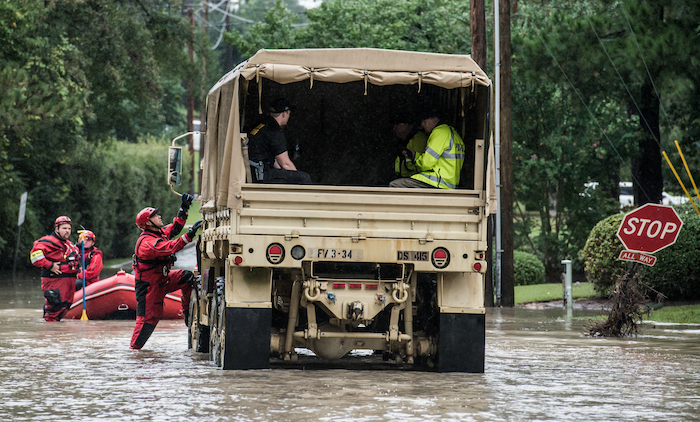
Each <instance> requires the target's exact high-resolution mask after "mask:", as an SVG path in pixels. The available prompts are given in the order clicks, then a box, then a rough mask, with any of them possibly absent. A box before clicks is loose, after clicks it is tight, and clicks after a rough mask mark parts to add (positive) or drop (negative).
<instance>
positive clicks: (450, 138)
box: [389, 110, 465, 189]
mask: <svg viewBox="0 0 700 422" xmlns="http://www.w3.org/2000/svg"><path fill="white" fill-rule="evenodd" d="M420 125H421V127H422V128H423V130H424V131H425V133H427V134H428V143H427V145H426V147H425V151H416V152H415V159H414V163H415V165H416V168H417V169H418V170H419V172H418V173H416V174H414V175H413V176H411V177H410V178H408V177H406V178H401V179H396V180H394V181H392V182H391V183H389V186H391V187H393V188H431V187H432V188H441V189H455V188H456V187H457V185H459V175H460V173H461V171H462V166H463V165H464V151H465V148H464V142H463V141H462V138H461V137H460V136H459V134H458V133H457V131H456V130H455V129H454V128H452V127H451V126H449V125H447V124H444V123H440V116H439V114H438V112H437V111H436V110H430V111H427V112H425V113H423V114H422V116H421V121H420Z"/></svg>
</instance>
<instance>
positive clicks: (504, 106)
mask: <svg viewBox="0 0 700 422" xmlns="http://www.w3.org/2000/svg"><path fill="white" fill-rule="evenodd" d="M499 3H500V11H499V12H500V13H499V15H500V19H499V22H497V25H498V27H499V28H500V29H499V30H500V46H499V48H500V50H501V57H500V63H501V69H500V73H501V89H500V105H501V113H500V126H501V198H500V200H501V201H502V206H501V228H502V232H501V236H502V237H503V240H502V248H503V249H502V255H501V268H502V272H501V306H508V307H513V306H515V274H514V267H513V245H514V239H513V237H514V227H513V193H514V192H513V126H512V124H511V116H512V114H511V104H512V102H511V89H512V88H511V87H512V77H511V65H510V63H511V60H510V59H511V55H512V50H511V44H510V0H500V2H499ZM499 205H500V201H499Z"/></svg>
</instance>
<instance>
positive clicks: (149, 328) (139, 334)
mask: <svg viewBox="0 0 700 422" xmlns="http://www.w3.org/2000/svg"><path fill="white" fill-rule="evenodd" d="M155 329H156V326H155V325H154V324H149V323H147V322H144V323H143V325H141V327H139V326H138V322H137V323H136V329H135V330H134V334H133V336H132V337H131V347H129V348H130V349H140V348H142V347H143V345H144V344H146V342H147V341H148V339H149V338H150V337H151V334H153V330H155Z"/></svg>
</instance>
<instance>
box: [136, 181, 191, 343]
mask: <svg viewBox="0 0 700 422" xmlns="http://www.w3.org/2000/svg"><path fill="white" fill-rule="evenodd" d="M192 199H193V197H192V195H190V194H187V193H183V194H182V206H181V207H180V211H179V212H178V214H177V217H175V218H174V219H173V222H172V224H168V225H167V226H164V225H163V219H162V218H161V216H160V215H158V210H159V209H158V208H151V207H148V208H144V209H143V210H141V211H140V212H139V213H138V215H137V216H136V225H137V226H138V227H139V228H140V229H141V230H143V232H142V233H141V236H139V238H138V240H137V241H136V247H135V250H134V263H133V268H134V276H135V277H136V326H135V327H134V334H133V335H132V336H131V348H132V349H140V348H142V347H143V345H144V344H146V341H147V340H148V338H149V337H150V336H151V334H152V333H153V330H154V329H155V328H156V325H157V324H158V321H160V318H161V317H162V316H163V300H164V299H165V295H166V294H167V293H170V292H174V291H176V290H178V289H181V291H182V313H183V314H184V315H185V324H188V322H189V305H190V294H191V293H192V286H193V285H194V282H195V278H194V274H193V273H192V271H188V270H172V271H171V270H170V268H171V267H172V265H173V263H174V262H175V252H178V251H179V250H181V249H182V248H184V247H185V245H186V244H188V243H190V242H191V241H192V240H193V239H194V237H195V234H196V233H197V230H198V229H199V228H200V227H201V225H202V222H201V221H197V222H196V223H195V224H194V225H193V226H192V227H191V228H190V230H189V231H188V232H187V233H185V234H184V235H182V236H180V237H177V238H175V239H173V238H174V237H176V236H177V235H178V234H179V233H180V231H181V230H182V228H183V226H184V225H185V220H186V219H187V211H188V210H189V207H190V204H191V203H192Z"/></svg>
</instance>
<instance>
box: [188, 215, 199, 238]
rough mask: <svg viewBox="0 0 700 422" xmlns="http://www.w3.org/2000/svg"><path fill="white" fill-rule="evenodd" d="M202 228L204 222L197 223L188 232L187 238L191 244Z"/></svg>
mask: <svg viewBox="0 0 700 422" xmlns="http://www.w3.org/2000/svg"><path fill="white" fill-rule="evenodd" d="M201 227H202V220H199V221H197V222H196V223H194V224H193V225H192V227H190V230H189V231H188V232H187V238H188V239H190V242H191V241H192V239H194V237H195V235H196V234H197V230H199V229H200V228H201Z"/></svg>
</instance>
